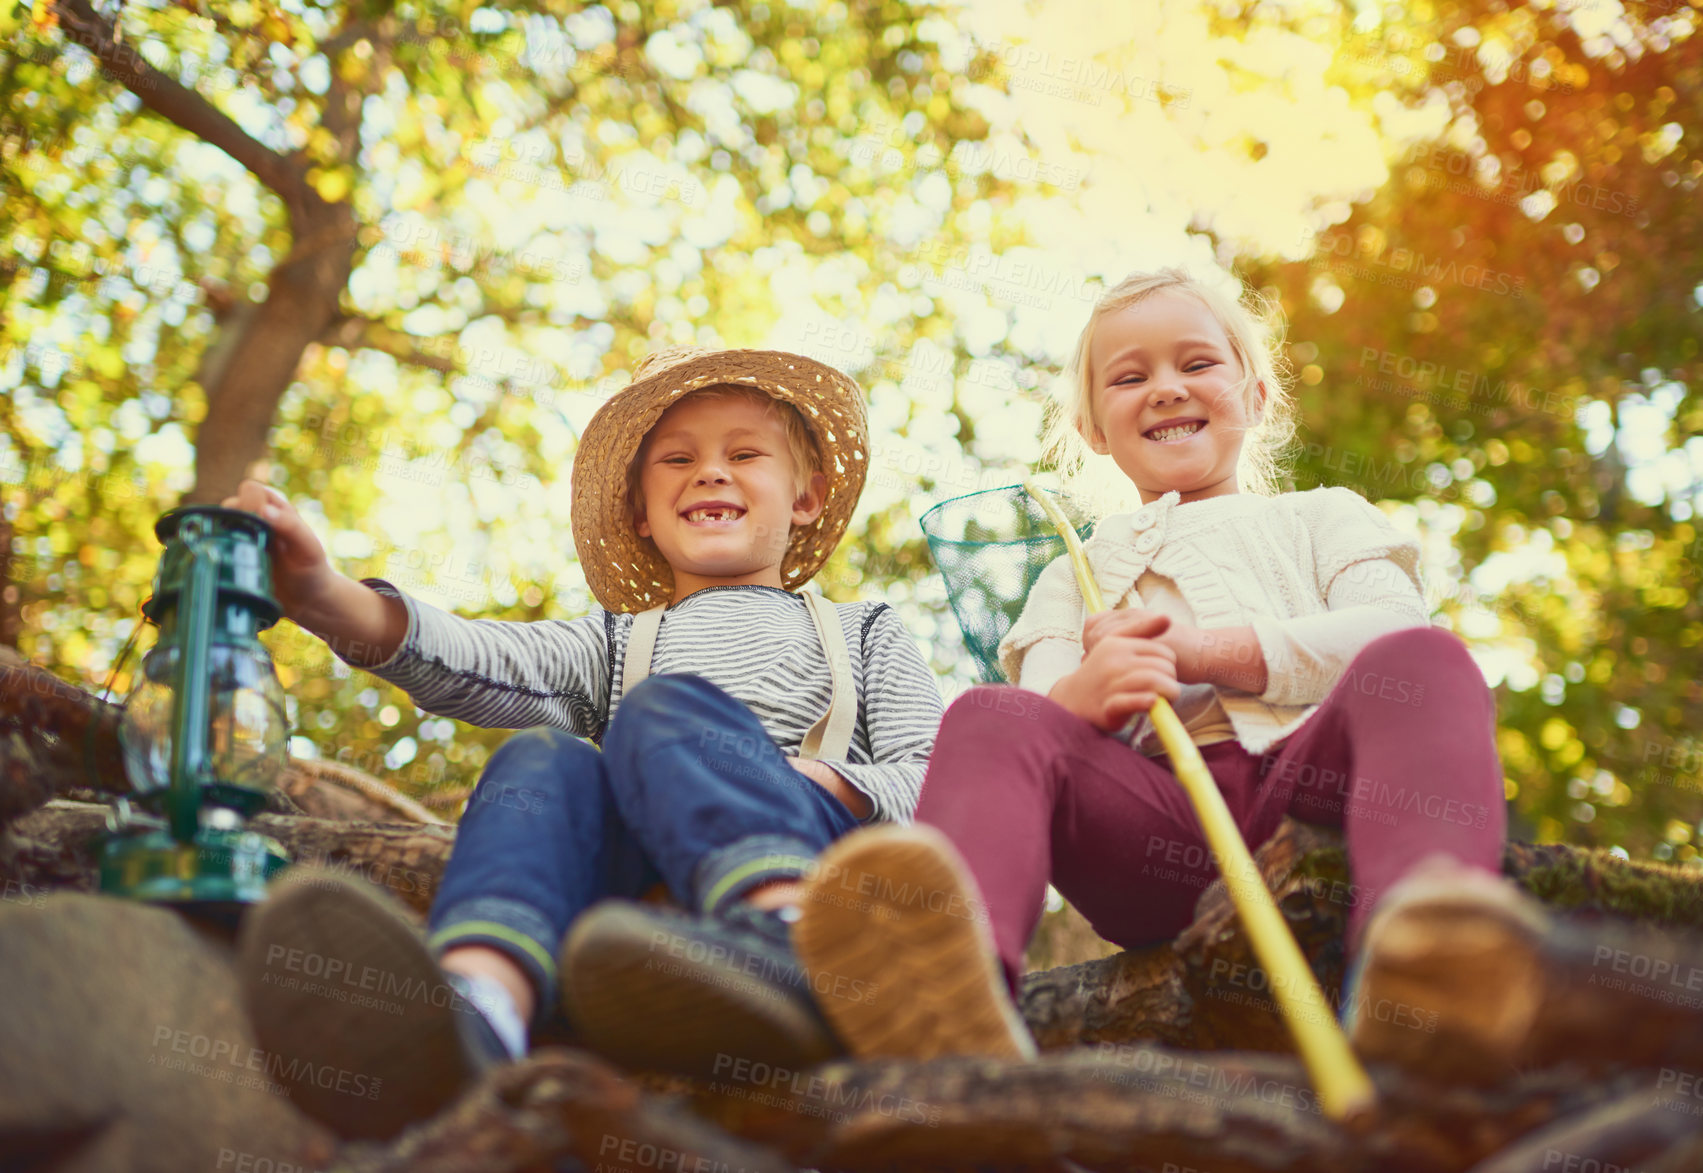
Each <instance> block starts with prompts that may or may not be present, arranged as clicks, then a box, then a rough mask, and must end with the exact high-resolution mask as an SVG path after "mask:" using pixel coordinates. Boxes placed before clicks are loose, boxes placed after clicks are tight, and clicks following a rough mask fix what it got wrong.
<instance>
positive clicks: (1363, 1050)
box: [1350, 884, 1545, 1083]
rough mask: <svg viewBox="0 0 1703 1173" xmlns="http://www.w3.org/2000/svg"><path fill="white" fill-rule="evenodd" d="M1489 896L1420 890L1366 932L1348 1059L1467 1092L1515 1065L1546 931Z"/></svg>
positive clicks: (1501, 895) (1538, 992) (1531, 1014)
mask: <svg viewBox="0 0 1703 1173" xmlns="http://www.w3.org/2000/svg"><path fill="white" fill-rule="evenodd" d="M1498 887H1500V885H1498V886H1496V887H1493V886H1491V885H1488V884H1485V885H1474V886H1472V887H1470V888H1467V889H1464V890H1462V889H1453V890H1450V889H1446V888H1436V889H1433V890H1426V889H1425V888H1423V887H1422V888H1420V889H1419V890H1418V891H1416V892H1414V893H1413V895H1412V897H1411V898H1409V899H1404V900H1402V901H1401V902H1400V903H1399V904H1398V905H1397V906H1396V907H1394V908H1392V909H1390V910H1389V911H1388V913H1387V915H1381V916H1380V917H1379V918H1378V919H1377V921H1376V922H1375V923H1374V924H1373V925H1370V926H1368V930H1367V934H1366V938H1367V939H1366V941H1365V944H1364V951H1365V961H1364V963H1363V964H1364V969H1363V972H1362V974H1361V976H1360V982H1359V989H1358V991H1356V992H1354V994H1353V997H1354V1001H1355V1005H1354V1006H1353V1007H1352V1009H1353V1011H1354V1018H1353V1030H1352V1033H1351V1036H1350V1041H1351V1043H1352V1045H1353V1047H1354V1049H1355V1050H1356V1051H1357V1052H1359V1053H1360V1054H1361V1055H1362V1056H1364V1057H1366V1058H1369V1059H1379V1060H1388V1061H1391V1062H1395V1063H1398V1064H1401V1065H1402V1066H1404V1067H1407V1068H1410V1069H1412V1070H1415V1071H1419V1072H1422V1073H1426V1074H1430V1075H1434V1076H1438V1077H1444V1078H1449V1079H1459V1080H1466V1081H1469V1082H1473V1083H1479V1082H1495V1081H1497V1080H1499V1079H1501V1078H1503V1077H1504V1076H1506V1075H1507V1074H1508V1073H1509V1072H1510V1071H1511V1070H1512V1069H1513V1068H1514V1067H1515V1065H1516V1064H1518V1063H1519V1061H1520V1054H1521V1050H1522V1047H1523V1045H1524V1044H1525V1042H1526V1040H1527V1038H1528V1037H1529V1035H1530V1033H1531V1029H1532V1025H1533V1021H1534V1019H1535V1016H1536V1014H1537V1010H1538V1004H1539V1001H1540V1000H1541V998H1542V980H1543V963H1542V958H1541V956H1540V948H1541V942H1542V938H1543V933H1544V929H1545V921H1544V918H1543V914H1542V913H1541V912H1540V911H1537V910H1536V909H1535V907H1534V906H1532V905H1531V904H1530V903H1529V902H1528V901H1526V900H1525V899H1524V898H1523V897H1521V896H1520V894H1518V893H1517V892H1515V891H1513V890H1512V889H1505V890H1501V891H1498V890H1497V889H1498Z"/></svg>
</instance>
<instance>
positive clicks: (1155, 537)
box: [1135, 529, 1164, 554]
mask: <svg viewBox="0 0 1703 1173" xmlns="http://www.w3.org/2000/svg"><path fill="white" fill-rule="evenodd" d="M1163 540H1164V539H1163V537H1162V536H1161V535H1160V533H1159V531H1158V530H1156V529H1150V530H1148V531H1147V532H1145V533H1143V534H1142V535H1141V536H1140V537H1138V538H1136V539H1135V552H1136V553H1137V554H1151V553H1153V551H1155V550H1157V549H1158V548H1159V544H1160V543H1161V542H1162V541H1163Z"/></svg>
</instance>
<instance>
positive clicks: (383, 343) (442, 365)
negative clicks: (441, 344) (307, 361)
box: [319, 317, 457, 375]
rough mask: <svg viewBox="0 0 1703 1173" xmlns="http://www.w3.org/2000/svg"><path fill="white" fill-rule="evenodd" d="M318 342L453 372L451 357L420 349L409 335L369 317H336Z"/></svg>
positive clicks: (454, 369) (447, 372)
mask: <svg viewBox="0 0 1703 1173" xmlns="http://www.w3.org/2000/svg"><path fill="white" fill-rule="evenodd" d="M319 342H320V345H322V346H341V347H343V348H344V349H345V350H376V351H378V352H380V353H381V354H388V355H389V356H390V357H391V358H394V359H395V360H396V361H397V362H400V363H406V364H407V365H408V366H411V367H424V368H425V369H427V370H431V371H439V372H442V373H443V374H446V375H451V374H455V373H457V368H456V365H455V363H454V361H452V360H451V359H448V358H445V357H444V356H442V355H438V354H431V353H429V352H427V351H424V350H421V349H420V348H419V347H417V346H415V345H414V344H413V336H412V335H410V334H404V333H402V332H401V331H400V330H395V329H392V328H391V327H389V326H387V325H385V324H384V323H383V322H380V321H377V320H375V319H373V318H362V317H343V318H338V319H337V320H336V321H334V322H332V323H331V325H330V327H329V328H328V329H327V330H326V331H325V333H323V334H321V335H320V336H319Z"/></svg>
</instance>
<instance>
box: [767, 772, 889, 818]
mask: <svg viewBox="0 0 1703 1173" xmlns="http://www.w3.org/2000/svg"><path fill="white" fill-rule="evenodd" d="M787 761H788V762H789V763H791V765H792V768H793V769H795V770H797V771H798V772H799V773H800V774H803V775H804V776H805V777H806V778H808V779H810V780H811V781H812V782H814V783H816V785H818V786H820V787H821V788H822V789H823V790H826V791H827V792H828V793H829V794H832V795H833V796H834V797H835V798H837V799H839V800H840V801H841V802H842V803H844V804H845V808H846V809H847V810H849V811H850V812H851V813H852V814H854V815H856V816H857V817H858V818H860V819H867V818H868V817H869V815H870V812H872V811H873V810H874V809H875V805H874V804H873V803H872V802H870V801H869V796H868V795H866V794H865V793H864V792H863V791H861V790H859V789H858V788H857V787H855V786H853V785H852V784H851V783H850V782H847V781H846V780H845V779H844V778H842V777H840V772H839V771H838V770H836V769H834V767H832V766H830V765H828V764H827V763H826V762H819V761H817V760H816V759H815V758H788V759H787Z"/></svg>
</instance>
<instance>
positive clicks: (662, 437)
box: [636, 395, 828, 603]
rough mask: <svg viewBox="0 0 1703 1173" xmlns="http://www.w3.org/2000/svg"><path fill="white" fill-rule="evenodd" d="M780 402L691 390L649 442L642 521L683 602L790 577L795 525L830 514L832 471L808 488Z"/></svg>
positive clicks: (643, 449)
mask: <svg viewBox="0 0 1703 1173" xmlns="http://www.w3.org/2000/svg"><path fill="white" fill-rule="evenodd" d="M779 406H780V405H775V404H770V403H765V402H763V401H762V400H761V399H758V398H756V397H755V396H754V395H714V396H707V397H701V396H696V395H689V396H687V397H686V398H684V399H682V400H681V401H680V402H679V403H676V404H675V405H674V406H673V407H671V408H669V409H668V410H667V411H666V412H664V413H663V414H662V418H661V419H659V420H657V422H656V426H655V427H653V428H652V429H651V430H650V432H649V434H648V435H646V437H645V440H644V443H643V444H641V445H640V447H639V455H638V461H639V478H638V481H639V495H640V499H641V501H642V505H641V507H640V512H639V515H638V517H637V518H636V527H637V529H638V532H639V535H640V536H641V537H647V538H649V539H651V541H653V542H655V543H656V548H657V550H658V551H659V552H660V553H661V554H662V557H663V558H664V560H666V561H667V563H668V565H669V566H670V567H671V568H672V569H673V571H674V600H673V601H674V602H676V603H678V602H679V601H680V600H681V599H683V598H685V597H686V596H687V595H689V594H691V593H692V592H693V591H697V590H702V589H703V588H704V587H707V586H731V585H746V584H755V585H761V586H773V587H780V586H783V584H782V582H781V563H782V561H783V560H784V559H785V558H786V549H787V539H788V537H789V536H790V535H791V533H792V527H793V526H795V525H808V524H810V523H811V522H812V521H815V520H816V518H818V517H820V516H821V514H822V508H823V506H824V505H825V504H826V495H827V484H828V481H827V477H825V476H824V475H823V474H821V473H819V472H818V473H812V474H811V475H810V477H809V478H808V482H807V483H806V484H805V486H804V489H803V490H802V492H801V491H800V490H799V488H798V474H797V471H796V470H795V469H794V467H793V457H792V454H791V452H790V450H789V447H788V444H787V430H786V426H785V425H784V424H783V423H782V422H781V419H780V416H779V411H778V410H777V408H778V407H779Z"/></svg>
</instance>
